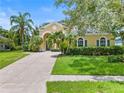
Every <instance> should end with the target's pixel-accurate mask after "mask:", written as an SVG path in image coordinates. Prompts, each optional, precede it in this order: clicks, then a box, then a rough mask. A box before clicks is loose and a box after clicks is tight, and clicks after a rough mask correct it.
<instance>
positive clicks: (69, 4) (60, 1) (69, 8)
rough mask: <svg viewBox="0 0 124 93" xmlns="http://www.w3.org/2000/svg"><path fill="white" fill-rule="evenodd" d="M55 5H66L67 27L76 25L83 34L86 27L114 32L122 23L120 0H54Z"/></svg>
mask: <svg viewBox="0 0 124 93" xmlns="http://www.w3.org/2000/svg"><path fill="white" fill-rule="evenodd" d="M56 5H57V6H61V5H64V6H66V10H65V11H64V14H65V15H67V20H66V21H67V23H68V25H69V27H70V28H71V29H72V28H73V27H75V26H77V28H78V30H79V31H81V32H82V33H84V34H85V31H86V29H88V28H93V29H96V30H98V31H107V32H114V31H115V30H116V31H117V29H118V28H119V27H120V26H123V23H124V22H122V21H123V20H122V19H123V18H124V16H123V15H124V13H123V12H122V11H121V10H122V9H123V6H122V4H121V1H120V0H56Z"/></svg>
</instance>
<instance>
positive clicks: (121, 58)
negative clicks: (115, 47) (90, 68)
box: [108, 55, 124, 63]
mask: <svg viewBox="0 0 124 93" xmlns="http://www.w3.org/2000/svg"><path fill="white" fill-rule="evenodd" d="M108 62H109V63H117V62H124V55H119V56H109V57H108Z"/></svg>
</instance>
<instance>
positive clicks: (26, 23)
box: [10, 13, 33, 48]
mask: <svg viewBox="0 0 124 93" xmlns="http://www.w3.org/2000/svg"><path fill="white" fill-rule="evenodd" d="M10 21H11V25H12V29H13V30H14V31H17V32H19V35H20V40H21V44H22V48H24V38H25V36H26V35H27V33H28V34H29V32H28V31H31V30H32V25H33V21H32V19H31V15H30V14H29V13H19V15H14V16H11V17H10Z"/></svg>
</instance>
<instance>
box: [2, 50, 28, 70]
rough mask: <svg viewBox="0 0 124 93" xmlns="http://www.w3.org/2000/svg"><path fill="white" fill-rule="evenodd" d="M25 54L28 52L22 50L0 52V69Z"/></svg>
mask: <svg viewBox="0 0 124 93" xmlns="http://www.w3.org/2000/svg"><path fill="white" fill-rule="evenodd" d="M26 55H28V54H26V53H24V52H22V51H10V52H0V69H2V68H4V67H6V66H8V65H10V64H12V63H14V62H15V61H17V60H18V59H21V58H22V57H25V56H26Z"/></svg>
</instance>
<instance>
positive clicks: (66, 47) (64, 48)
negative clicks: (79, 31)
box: [60, 40, 68, 54]
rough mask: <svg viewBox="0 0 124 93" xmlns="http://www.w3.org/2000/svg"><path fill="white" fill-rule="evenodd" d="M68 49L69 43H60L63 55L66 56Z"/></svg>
mask: <svg viewBox="0 0 124 93" xmlns="http://www.w3.org/2000/svg"><path fill="white" fill-rule="evenodd" d="M67 49H68V41H66V40H64V41H63V42H61V43H60V50H61V52H62V53H63V54H66V52H67Z"/></svg>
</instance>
